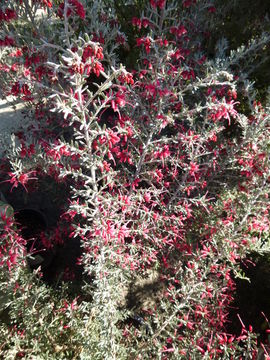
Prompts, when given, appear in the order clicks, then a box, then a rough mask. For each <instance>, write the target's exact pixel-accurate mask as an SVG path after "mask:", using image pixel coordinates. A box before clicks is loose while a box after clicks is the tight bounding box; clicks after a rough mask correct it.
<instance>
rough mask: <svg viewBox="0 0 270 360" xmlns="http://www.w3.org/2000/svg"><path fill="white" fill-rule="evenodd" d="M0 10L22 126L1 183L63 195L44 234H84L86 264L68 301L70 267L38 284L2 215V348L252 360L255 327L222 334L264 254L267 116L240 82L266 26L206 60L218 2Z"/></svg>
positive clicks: (12, 352)
mask: <svg viewBox="0 0 270 360" xmlns="http://www.w3.org/2000/svg"><path fill="white" fill-rule="evenodd" d="M1 11H2V12H1V14H2V15H1V19H2V20H1V38H2V40H1V46H2V48H1V70H2V72H1V78H2V82H3V94H4V95H12V96H13V97H14V101H24V102H25V104H26V109H27V111H26V115H27V118H28V119H27V121H28V122H27V123H26V124H25V125H24V130H23V131H20V132H18V133H17V134H15V135H14V136H13V143H12V145H11V146H10V147H7V148H6V152H5V158H4V159H3V161H2V174H3V175H2V181H3V184H5V186H7V185H9V186H10V190H11V191H14V192H16V194H18V196H20V193H26V194H27V197H28V198H31V194H32V193H33V192H35V191H41V190H42V186H44V183H46V181H47V179H48V178H51V179H52V180H53V184H55V185H53V186H52V187H55V186H56V184H61V185H63V196H62V203H61V211H62V214H61V217H60V218H59V221H58V223H57V225H56V226H55V228H54V229H53V231H52V232H50V233H49V232H47V233H40V234H37V235H35V236H36V238H37V239H38V240H37V241H39V242H40V241H41V242H42V246H43V247H44V248H45V249H47V250H46V251H48V250H49V249H51V248H53V249H55V251H58V249H59V246H60V248H61V246H62V245H63V243H66V242H69V241H70V239H79V240H80V246H81V248H82V255H81V256H80V258H79V259H78V262H79V263H80V264H81V266H83V269H84V278H83V279H84V281H83V282H82V283H80V288H79V290H76V294H75V293H74V291H73V290H72V289H71V288H70V287H69V285H70V283H72V279H73V276H72V274H71V276H70V274H64V275H67V276H63V277H62V279H66V283H64V282H61V281H59V280H58V281H54V282H53V284H51V286H48V285H46V284H45V283H44V281H43V282H42V280H39V279H38V278H39V276H40V277H42V270H43V269H42V266H41V269H38V270H36V271H34V273H32V272H31V271H30V270H29V269H28V268H29V261H28V263H27V261H26V259H27V258H29V256H31V254H30V252H31V251H33V254H32V256H35V250H37V249H34V248H32V249H31V251H29V250H28V251H26V249H25V246H24V242H25V241H29V240H28V239H23V238H22V239H21V237H20V229H19V228H18V229H16V227H14V225H13V217H12V216H10V217H8V216H6V214H5V212H2V213H1V217H2V221H3V224H4V225H3V229H2V232H1V251H0V254H1V259H2V260H1V261H2V264H3V265H4V264H5V266H4V267H3V269H2V270H1V276H2V278H3V281H2V284H3V286H2V292H3V294H4V295H3V296H4V298H5V299H7V300H6V305H5V308H6V309H7V313H8V320H6V322H3V323H2V325H1V333H2V334H3V338H5V341H3V345H2V346H1V351H2V354H3V356H4V357H6V358H7V357H8V356H9V357H11V356H13V357H14V358H16V357H17V358H18V357H24V358H31V359H32V358H44V359H45V358H56V359H59V358H65V359H66V358H70V359H71V358H72V359H73V358H78V359H80V358H81V359H85V358H86V359H87V358H89V359H129V358H130V359H143V358H146V359H148V358H149V359H152V358H153V359H156V358H159V359H169V358H171V359H180V358H183V359H186V358H188V359H198V358H202V359H214V358H223V359H232V358H239V359H240V358H246V359H254V358H255V357H256V354H257V349H258V346H257V344H256V334H255V333H253V331H252V326H251V324H244V323H243V322H241V321H242V320H241V318H239V321H240V322H241V324H242V331H241V333H240V334H230V333H228V331H227V329H228V311H229V308H230V305H231V303H232V301H233V297H234V292H235V284H234V280H233V279H234V277H235V276H242V277H243V274H242V272H241V262H242V261H244V260H245V259H246V258H247V256H248V254H249V253H251V252H254V251H255V252H259V253H264V252H268V251H269V242H268V240H269V236H268V231H269V217H268V209H269V205H268V196H269V186H268V184H269V179H270V174H269V165H268V161H269V141H268V136H269V110H268V108H267V107H265V108H263V107H262V105H261V104H260V103H259V102H258V101H256V92H255V90H254V89H253V86H252V84H251V83H250V82H249V81H248V77H247V75H246V73H245V70H246V69H248V68H249V67H250V66H252V62H251V61H250V59H251V58H252V56H253V55H254V54H257V53H258V52H259V50H260V49H261V48H263V47H264V46H266V44H268V42H269V36H268V34H265V33H262V34H261V35H260V36H256V37H254V38H252V39H251V41H250V43H249V44H248V45H247V46H243V47H242V48H241V49H238V50H235V51H232V52H231V53H230V54H229V55H228V56H227V55H226V51H227V47H226V41H224V40H221V41H220V42H219V43H218V44H217V46H216V52H215V55H214V56H213V57H212V58H210V57H209V58H208V57H207V56H206V55H207V53H206V50H205V48H204V47H203V44H207V41H206V38H207V37H210V36H211V34H209V32H208V30H209V29H214V28H215V26H216V22H215V21H217V20H216V19H215V12H216V8H215V6H214V3H213V2H209V1H204V0H202V1H182V2H179V1H173V0H172V1H167V2H166V1H163V0H151V1H149V2H148V1H133V2H127V3H125V4H123V3H122V4H121V3H120V2H118V1H117V2H114V1H104V2H99V1H95V0H93V1H87V2H83V1H82V2H80V1H77V0H66V1H64V2H50V1H33V2H32V3H29V2H28V1H24V0H22V1H20V2H17V1H16V2H15V1H5V2H4V4H3V6H2V10H1ZM131 11H132V14H134V15H136V16H134V17H131V16H130V14H131ZM121 24H123V30H122V27H121ZM127 24H128V25H129V27H132V28H131V29H129V31H128V33H127V34H126V33H125V32H124V27H125V26H126V27H127ZM262 56H263V55H262ZM126 58H127V62H126V63H125V60H126ZM238 66H239V67H238ZM240 66H241V68H242V71H240V69H241V68H240ZM235 69H237V73H236V71H235ZM52 192H53V188H50V189H48V193H49V194H52ZM6 196H7V199H8V198H9V196H10V195H8V193H7V195H6ZM51 196H52V195H51ZM15 210H16V209H15ZM7 239H8V240H7ZM18 239H21V240H18ZM16 249H19V250H16ZM12 251H13V252H12ZM14 251H15V252H16V254H17V253H18V252H19V251H20V257H22V260H20V261H19V259H20V258H19V256H17V255H16V256H15V257H14V256H13V255H12V254H13V253H14ZM65 255H66V256H68V254H65ZM10 262H11V263H12V266H11V265H9V263H10ZM74 281H75V280H74V279H73V282H74ZM59 282H61V284H62V285H61V286H60V287H59ZM149 289H151V291H149ZM30 309H31V310H30ZM52 332H54V333H55V335H54V336H53V338H52ZM265 351H266V350H265Z"/></svg>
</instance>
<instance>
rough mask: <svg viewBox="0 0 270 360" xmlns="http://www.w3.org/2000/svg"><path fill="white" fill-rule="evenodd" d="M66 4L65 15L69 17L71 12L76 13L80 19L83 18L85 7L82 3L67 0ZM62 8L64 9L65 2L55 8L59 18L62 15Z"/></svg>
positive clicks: (75, 0)
mask: <svg viewBox="0 0 270 360" xmlns="http://www.w3.org/2000/svg"><path fill="white" fill-rule="evenodd" d="M67 6H68V9H67V17H69V16H70V15H72V14H76V15H78V16H79V17H80V18H81V19H84V18H85V9H84V7H83V5H82V3H80V2H79V1H78V0H69V1H68V5H67ZM64 9H65V4H64V3H62V4H60V5H59V7H58V10H57V14H58V16H59V17H61V18H62V17H64Z"/></svg>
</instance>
